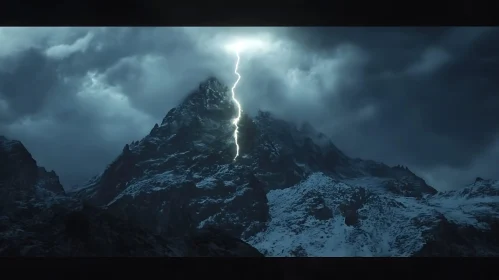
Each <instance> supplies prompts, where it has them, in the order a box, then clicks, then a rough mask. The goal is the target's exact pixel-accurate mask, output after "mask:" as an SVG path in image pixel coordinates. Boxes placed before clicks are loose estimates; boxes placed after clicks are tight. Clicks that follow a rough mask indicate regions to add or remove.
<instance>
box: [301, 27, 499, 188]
mask: <svg viewBox="0 0 499 280" xmlns="http://www.w3.org/2000/svg"><path fill="white" fill-rule="evenodd" d="M319 32H322V33H319ZM302 33H303V32H302ZM294 36H296V37H297V38H299V37H300V36H301V37H303V38H305V37H307V36H314V35H310V34H308V35H307V34H300V33H295V34H294ZM315 36H317V37H321V38H324V39H322V41H320V40H314V39H312V38H308V39H307V40H303V41H305V42H321V43H311V44H310V45H307V47H308V48H309V49H318V48H319V49H321V50H322V51H324V52H327V51H329V50H331V49H332V48H334V46H335V45H336V44H338V43H340V42H344V41H349V42H352V44H355V45H358V46H361V47H362V48H363V49H364V51H365V52H366V53H367V54H368V56H369V63H368V64H367V65H366V67H365V69H364V72H363V74H362V75H363V79H362V81H361V83H362V86H361V89H360V90H356V91H354V90H349V89H346V90H345V91H343V92H341V93H340V94H339V96H340V97H339V98H337V96H338V95H335V97H334V98H331V100H330V102H340V103H341V105H342V106H344V108H346V109H344V110H346V111H352V110H355V109H357V108H358V107H359V106H365V104H370V105H372V106H373V107H374V108H377V109H376V113H375V114H373V115H372V116H371V117H370V118H367V119H365V120H364V121H363V122H361V123H358V124H357V125H355V126H353V127H342V129H341V130H339V131H337V132H335V131H334V129H333V130H330V131H329V132H330V133H331V134H332V135H334V138H335V139H336V141H337V143H338V145H339V146H340V147H343V148H344V149H346V150H347V151H348V152H349V153H350V154H354V155H357V156H362V157H367V158H375V159H379V160H383V161H388V162H389V163H392V164H395V163H396V162H405V163H406V164H408V165H410V166H413V167H415V168H416V169H419V170H424V171H425V172H426V173H432V171H431V170H433V169H435V170H437V169H439V170H441V169H442V168H444V167H445V168H450V169H452V168H454V169H455V170H460V171H461V173H462V172H465V171H466V170H473V172H480V171H478V170H476V169H475V168H473V164H477V163H476V162H475V161H476V159H477V158H478V157H483V156H485V157H487V161H488V163H489V164H490V165H493V166H497V164H499V157H490V156H488V155H490V154H492V153H493V152H492V150H493V147H494V145H495V143H496V142H497V140H498V138H497V137H498V132H499V122H497V120H498V119H499V110H498V108H499V92H498V91H499V82H498V80H497V79H496V78H495V77H497V76H498V74H499V72H498V69H499V60H498V54H499V53H498V52H497V49H498V48H499V32H498V29H495V28H422V29H421V28H420V29H408V28H407V29H406V28H403V29H395V28H392V29H376V30H375V29H373V30H372V31H370V32H362V30H360V29H350V28H347V29H344V30H336V31H335V30H318V31H317V33H315ZM324 127H325V128H324V129H326V130H327V125H325V126H324ZM366 138H367V139H366ZM496 155H497V154H496ZM480 164H482V165H483V163H480ZM435 172H437V171H435ZM484 172H485V173H487V174H486V175H481V176H495V177H497V176H498V175H499V171H497V170H495V171H494V170H491V169H490V168H489V170H487V171H484ZM454 173H459V172H454ZM476 175H478V174H467V175H466V176H467V177H468V178H462V179H466V180H468V181H471V180H472V176H476ZM432 176H433V177H435V176H437V177H438V175H432ZM439 181H442V180H439Z"/></svg>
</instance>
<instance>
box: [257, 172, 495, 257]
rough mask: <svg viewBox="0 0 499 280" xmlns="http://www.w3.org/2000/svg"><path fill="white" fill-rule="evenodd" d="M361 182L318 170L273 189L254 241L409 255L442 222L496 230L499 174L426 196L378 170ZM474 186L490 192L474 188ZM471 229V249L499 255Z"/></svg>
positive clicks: (292, 250)
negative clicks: (394, 187) (390, 181)
mask: <svg viewBox="0 0 499 280" xmlns="http://www.w3.org/2000/svg"><path fill="white" fill-rule="evenodd" d="M356 183H357V184H355V186H354V185H353V184H348V183H344V182H341V181H337V180H333V179H331V178H330V177H328V176H326V175H324V174H322V173H315V174H312V175H311V176H310V177H309V178H308V179H307V180H305V181H303V182H301V183H300V184H297V185H295V186H293V187H290V188H286V189H282V190H272V191H270V192H269V193H268V194H267V197H268V199H269V206H270V215H271V221H270V222H269V224H268V227H267V229H266V230H265V231H263V232H260V233H258V234H256V235H255V236H253V237H252V238H250V243H252V244H253V245H254V246H255V247H256V248H258V249H260V251H262V252H264V253H265V254H267V255H270V256H293V255H294V256H378V257H381V256H412V255H416V254H418V253H420V252H423V251H424V249H425V245H426V244H427V243H428V242H429V241H431V240H432V238H434V236H433V234H434V231H435V230H438V228H439V227H441V226H442V225H445V223H454V225H455V226H456V228H458V227H462V228H466V227H472V228H475V229H477V230H483V231H485V232H486V231H488V230H491V226H490V224H489V223H488V222H486V220H487V218H492V219H497V217H499V212H498V210H499V196H498V194H499V193H497V191H498V186H499V184H498V183H497V182H492V181H490V182H489V184H483V183H480V186H478V184H474V185H472V186H470V187H468V188H466V189H465V190H463V191H461V192H456V193H453V194H450V193H447V194H438V195H435V196H428V197H426V198H425V199H417V198H413V197H404V196H399V195H395V194H393V193H390V192H387V191H382V190H383V188H382V187H381V188H379V186H380V180H378V179H376V178H374V179H373V180H368V179H367V178H364V179H363V180H358V181H357V182H356ZM473 190H481V191H479V192H483V191H485V192H487V193H488V194H489V195H484V194H483V193H482V194H480V195H472V193H474V192H473ZM494 191H495V192H494ZM463 194H464V195H463ZM489 222H490V221H489ZM474 234H475V235H470V236H468V237H469V239H470V240H467V241H466V242H465V243H468V242H471V244H467V245H468V246H469V248H466V249H476V250H481V251H480V252H479V254H480V255H498V253H499V251H497V249H498V248H497V247H488V248H487V247H485V246H480V244H472V243H473V240H472V239H473V238H476V237H477V236H478V235H477V234H476V232H474ZM464 239H466V236H463V240H464ZM478 243H480V242H478ZM489 245H490V244H489ZM496 245H497V244H496ZM480 247H481V248H480ZM462 253H464V251H463V252H462ZM474 254H478V252H477V251H473V250H471V251H470V252H469V255H474Z"/></svg>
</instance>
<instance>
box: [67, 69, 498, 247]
mask: <svg viewBox="0 0 499 280" xmlns="http://www.w3.org/2000/svg"><path fill="white" fill-rule="evenodd" d="M234 116H236V108H235V106H234V104H233V102H232V100H231V98H230V96H229V94H228V88H227V86H225V85H223V84H222V83H221V82H220V81H218V80H217V79H216V78H209V79H207V80H206V81H204V82H202V83H201V84H200V85H199V87H198V88H197V89H196V90H194V91H193V92H192V93H191V94H189V95H188V96H187V97H186V99H185V100H184V101H183V102H182V104H180V105H179V106H178V107H176V108H174V109H172V110H170V111H169V112H168V113H167V115H166V116H165V118H164V119H163V121H162V123H161V124H160V125H155V126H154V127H153V128H152V130H151V132H150V133H149V135H146V136H145V137H144V138H143V139H142V140H140V141H134V142H132V143H130V144H127V145H125V147H124V148H123V152H122V153H121V154H120V155H119V156H118V157H117V158H116V159H115V160H114V161H113V162H112V163H111V164H109V166H108V167H107V168H106V170H105V171H104V172H103V173H102V174H100V175H99V176H96V177H95V178H93V179H92V180H90V181H89V182H88V184H86V185H84V186H82V187H81V188H80V189H78V190H76V191H74V193H73V195H74V196H75V197H77V198H79V199H83V200H85V201H86V202H88V203H89V204H92V205H94V206H95V207H98V208H100V209H105V211H107V212H108V213H111V214H112V215H113V216H116V217H119V218H120V219H123V220H125V221H129V222H130V223H136V224H140V225H141V226H143V227H145V228H147V229H148V230H150V231H153V232H154V233H155V234H158V235H162V236H168V237H169V238H177V237H178V236H182V235H183V234H184V233H185V232H189V231H192V230H195V229H198V230H199V229H205V228H210V227H216V228H221V229H224V230H225V231H226V232H227V233H228V234H229V235H231V236H233V237H235V238H241V239H243V240H245V241H246V242H248V243H249V244H251V245H253V246H254V247H256V248H257V249H259V250H260V251H261V252H263V253H264V254H265V255H267V256H478V255H479V256H495V255H498V254H499V240H498V239H497V237H496V236H499V235H498V226H497V225H498V223H497V222H498V217H499V213H498V210H499V208H498V206H499V195H498V193H497V190H498V189H499V184H498V183H497V182H496V181H486V180H482V181H477V182H476V183H475V184H473V185H471V186H469V187H467V188H465V189H463V190H462V191H460V192H448V193H438V192H437V191H436V190H435V189H434V188H432V187H431V186H429V185H427V184H426V183H425V181H424V180H423V179H421V178H419V177H418V176H417V175H415V174H414V173H413V172H411V171H410V170H409V169H408V168H407V167H403V166H395V167H389V166H387V165H385V164H382V163H378V162H374V161H366V160H361V159H352V158H350V157H348V156H347V155H345V154H344V153H342V152H341V151H340V150H339V149H338V148H337V147H335V146H334V145H333V143H332V142H331V140H330V139H328V138H327V137H326V136H325V135H324V134H322V133H319V132H317V131H315V130H314V129H313V127H312V126H310V125H309V124H301V125H295V124H292V123H288V122H286V121H283V120H280V119H278V118H276V117H275V116H273V115H271V114H269V113H267V112H259V113H258V115H257V116H255V117H250V116H248V115H243V117H242V118H241V120H240V123H239V146H240V154H239V157H237V159H236V160H234V157H235V153H236V148H235V142H234V138H233V133H234V125H233V123H232V119H233V118H234Z"/></svg>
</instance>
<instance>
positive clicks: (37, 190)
mask: <svg viewBox="0 0 499 280" xmlns="http://www.w3.org/2000/svg"><path fill="white" fill-rule="evenodd" d="M0 167H1V169H0V170H1V173H0V256H225V257H229V256H253V257H255V256H256V257H261V256H263V255H262V254H261V253H259V252H258V250H256V249H255V248H253V247H252V246H251V245H249V244H247V243H245V242H244V241H242V240H239V239H234V238H233V237H231V236H230V235H228V234H227V233H225V232H221V231H220V230H218V231H217V230H211V231H210V230H207V231H196V230H195V229H188V230H183V235H182V237H181V238H176V239H172V238H169V237H168V236H166V235H160V234H156V233H154V232H151V231H147V230H144V229H143V228H142V227H140V226H139V224H136V223H133V222H131V221H125V220H122V219H119V218H116V217H115V216H113V215H112V214H113V213H109V212H108V211H106V210H103V209H98V208H95V207H90V206H89V205H85V204H82V203H81V201H79V200H77V199H75V198H72V197H69V196H66V195H65V194H64V190H63V188H62V186H61V184H60V183H59V179H58V177H57V175H56V174H55V172H53V171H51V172H47V171H46V170H45V169H44V168H42V167H38V166H37V164H36V161H35V160H34V159H33V158H32V156H31V154H30V153H29V152H28V151H27V150H26V149H25V148H24V146H23V145H22V144H21V142H19V141H12V140H8V139H6V138H5V137H2V136H0Z"/></svg>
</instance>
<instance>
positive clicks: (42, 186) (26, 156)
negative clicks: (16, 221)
mask: <svg viewBox="0 0 499 280" xmlns="http://www.w3.org/2000/svg"><path fill="white" fill-rule="evenodd" d="M52 193H53V194H59V195H62V194H64V188H63V187H62V185H61V184H60V182H59V177H58V176H57V175H56V174H55V172H53V171H51V172H47V171H46V170H45V168H42V167H38V166H37V164H36V161H35V160H34V159H33V157H32V156H31V154H30V153H29V152H28V151H27V150H26V148H25V147H24V145H23V144H22V143H21V142H19V141H15V140H9V139H7V138H5V137H3V136H0V208H1V209H0V210H1V212H3V213H4V215H5V214H7V213H10V212H11V211H14V212H16V211H17V210H19V206H23V207H24V206H25V205H27V204H28V201H30V200H33V199H42V200H43V198H45V197H46V196H50V195H51V194H52ZM1 212H0V213H1ZM0 215H1V214H0Z"/></svg>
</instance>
